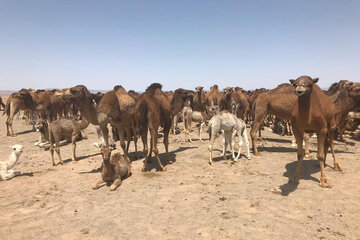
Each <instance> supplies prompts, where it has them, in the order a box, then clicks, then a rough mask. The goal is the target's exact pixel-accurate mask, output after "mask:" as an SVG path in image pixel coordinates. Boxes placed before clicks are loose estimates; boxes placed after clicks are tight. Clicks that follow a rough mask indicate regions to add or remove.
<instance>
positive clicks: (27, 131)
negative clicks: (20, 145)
mask: <svg viewBox="0 0 360 240" xmlns="http://www.w3.org/2000/svg"><path fill="white" fill-rule="evenodd" d="M32 132H35V130H33V129H31V130H25V131H22V132H18V133H16V135H24V134H27V133H32Z"/></svg>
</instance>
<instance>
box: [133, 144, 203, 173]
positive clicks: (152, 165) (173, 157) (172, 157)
mask: <svg viewBox="0 0 360 240" xmlns="http://www.w3.org/2000/svg"><path fill="white" fill-rule="evenodd" d="M193 148H197V147H180V148H178V149H176V150H174V151H171V152H169V155H170V160H171V161H172V162H173V163H175V162H176V153H179V152H182V151H185V150H188V149H193ZM165 156H166V153H165V152H163V153H160V154H159V158H160V161H161V164H162V165H163V166H164V167H166V165H168V164H167V163H166V160H165ZM138 160H144V157H143V154H142V155H141V156H139V159H138ZM151 160H152V161H151V162H150V163H148V164H147V170H148V171H151V169H154V168H155V169H156V171H159V166H158V164H157V160H156V158H155V156H154V154H152V157H151Z"/></svg>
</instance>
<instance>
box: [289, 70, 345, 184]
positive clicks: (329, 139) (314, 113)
mask: <svg viewBox="0 0 360 240" xmlns="http://www.w3.org/2000/svg"><path fill="white" fill-rule="evenodd" d="M318 80H319V79H318V78H314V79H312V78H311V77H309V76H301V77H299V78H297V79H296V80H293V79H290V83H291V84H292V85H293V87H294V89H295V93H296V95H297V99H296V101H295V104H294V109H293V111H292V113H291V123H292V126H293V132H294V135H295V138H296V143H297V149H298V150H297V159H298V161H297V165H296V171H295V175H294V178H293V179H292V182H294V183H295V184H299V180H300V173H301V164H302V161H303V159H304V150H303V146H302V142H303V136H304V132H308V131H312V132H315V133H316V134H317V143H318V151H317V159H318V161H319V164H320V170H321V178H320V186H321V187H329V186H330V185H329V183H328V181H327V178H326V176H325V170H324V164H325V159H326V154H327V151H328V148H329V147H330V148H331V152H332V155H333V158H334V169H335V170H341V167H340V165H339V163H338V161H337V160H336V157H335V153H334V142H333V134H334V131H335V128H336V122H335V106H334V104H333V103H332V102H331V100H330V98H329V97H328V96H327V95H326V94H325V93H324V92H323V91H322V90H321V89H320V88H319V86H318V85H316V83H317V82H318Z"/></svg>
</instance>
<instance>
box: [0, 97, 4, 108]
mask: <svg viewBox="0 0 360 240" xmlns="http://www.w3.org/2000/svg"><path fill="white" fill-rule="evenodd" d="M1 107H2V109H1ZM1 110H5V104H4V103H3V101H2V98H1V97H0V111H1Z"/></svg>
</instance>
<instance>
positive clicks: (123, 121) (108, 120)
mask: <svg viewBox="0 0 360 240" xmlns="http://www.w3.org/2000/svg"><path fill="white" fill-rule="evenodd" d="M96 113H97V122H98V123H99V126H100V128H101V132H102V135H103V137H104V139H105V146H106V147H109V141H108V139H109V130H108V127H107V124H110V125H112V126H114V127H116V129H117V130H118V134H119V138H120V146H121V148H122V149H123V152H124V157H125V159H127V160H128V161H129V162H130V159H129V157H128V151H127V149H128V147H126V145H125V131H126V136H127V140H128V146H129V144H130V141H131V138H132V137H133V138H134V143H135V155H136V157H135V158H136V159H137V136H138V133H137V128H136V125H135V99H134V98H132V97H131V96H130V95H129V94H128V93H127V92H126V91H125V89H124V88H123V87H122V86H119V85H118V86H115V87H114V90H113V91H110V92H107V93H106V94H105V95H104V96H103V97H102V99H101V101H100V102H99V104H98V106H97V108H96Z"/></svg>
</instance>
